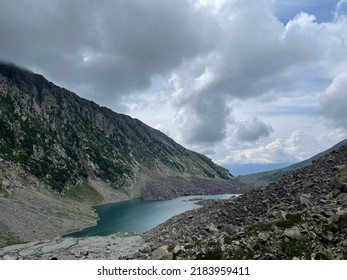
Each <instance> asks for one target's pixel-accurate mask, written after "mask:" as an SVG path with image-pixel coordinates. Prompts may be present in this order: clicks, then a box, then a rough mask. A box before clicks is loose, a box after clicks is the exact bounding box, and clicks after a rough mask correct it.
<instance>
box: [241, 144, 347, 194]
mask: <svg viewBox="0 0 347 280" xmlns="http://www.w3.org/2000/svg"><path fill="white" fill-rule="evenodd" d="M345 145H347V139H345V140H343V141H341V142H339V143H337V144H336V145H334V146H333V147H331V148H329V149H327V150H325V151H323V152H321V153H319V154H317V155H315V156H313V157H310V158H309V159H306V160H304V161H301V162H299V163H295V164H292V165H290V166H288V167H284V168H279V169H275V170H271V171H265V172H258V173H253V174H249V175H243V176H238V177H237V179H238V180H239V181H240V182H242V183H245V184H247V185H250V186H253V187H260V186H265V185H267V184H269V183H271V182H275V181H276V180H277V179H279V178H280V177H281V176H283V175H286V174H288V173H289V172H290V171H292V170H294V169H297V168H301V167H304V166H307V165H310V164H311V163H312V161H314V160H317V159H320V158H322V157H323V156H325V155H326V154H328V153H330V152H332V151H334V150H337V149H339V148H340V147H342V146H345Z"/></svg>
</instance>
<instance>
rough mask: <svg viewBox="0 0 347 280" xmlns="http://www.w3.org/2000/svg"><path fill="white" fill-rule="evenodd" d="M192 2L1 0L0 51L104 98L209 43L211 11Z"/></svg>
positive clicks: (142, 83)
mask: <svg viewBox="0 0 347 280" xmlns="http://www.w3.org/2000/svg"><path fill="white" fill-rule="evenodd" d="M190 3H191V2H189V1H183V0H182V1H175V2H174V3H173V2H171V1H160V0H147V1H121V0H118V1H111V0H104V1H82V0H73V1H58V0H48V1H47V0H45V1H43V0H41V1H40V0H39V1H37V0H31V1H30V0H28V1H19V0H3V1H1V8H0V36H1V38H2V40H1V44H0V58H1V59H3V60H8V61H11V62H14V63H18V64H21V65H24V66H27V67H29V68H35V69H37V70H38V71H42V72H43V74H44V75H46V76H47V77H48V78H50V79H53V80H54V81H56V82H60V83H62V84H63V85H66V86H68V87H70V88H71V87H72V89H74V88H82V87H85V88H88V89H89V90H91V91H93V92H94V93H95V92H96V93H97V95H99V96H103V98H104V101H106V102H107V98H106V97H107V96H109V95H113V96H112V97H114V96H116V95H124V94H126V93H128V92H130V91H134V90H135V91H136V90H142V89H144V88H146V87H148V86H149V85H150V82H151V78H152V77H153V75H155V74H161V75H165V74H166V73H168V71H170V70H171V69H173V68H174V67H176V66H177V65H179V64H180V63H181V62H182V59H186V58H189V57H192V56H194V55H195V54H197V53H201V52H204V51H206V50H207V49H209V48H210V47H211V46H212V45H211V43H209V42H213V40H210V39H211V36H212V37H213V35H212V34H213V32H212V31H213V28H214V23H213V22H211V20H212V18H211V17H207V16H206V15H205V14H204V12H203V11H201V10H199V11H198V10H197V9H196V8H194V7H193V6H192V5H191V4H190ZM207 34H209V36H210V38H207Z"/></svg>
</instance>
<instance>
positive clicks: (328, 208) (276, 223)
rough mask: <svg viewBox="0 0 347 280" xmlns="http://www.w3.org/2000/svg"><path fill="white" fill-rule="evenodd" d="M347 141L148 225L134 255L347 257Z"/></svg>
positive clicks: (266, 257)
mask: <svg viewBox="0 0 347 280" xmlns="http://www.w3.org/2000/svg"><path fill="white" fill-rule="evenodd" d="M346 163H347V147H342V148H340V149H339V150H337V151H333V152H332V153H329V154H327V155H326V156H324V157H323V158H321V159H319V160H316V161H314V162H313V163H312V164H311V165H309V166H307V167H305V168H302V169H297V170H294V171H293V172H291V173H290V174H288V175H286V176H284V177H282V178H281V179H279V180H278V181H277V182H275V183H271V184H270V185H268V186H267V187H265V188H261V189H253V190H251V191H249V192H247V193H245V194H243V195H242V196H240V197H239V198H236V199H232V200H229V201H210V202H207V203H206V205H205V206H204V207H203V208H200V209H195V210H192V211H189V212H185V213H184V214H181V215H178V216H176V217H174V218H172V219H170V220H168V221H167V222H166V223H164V224H162V225H160V226H158V227H156V228H155V229H153V230H151V231H149V232H147V233H146V234H145V238H146V239H149V240H151V241H152V244H155V246H152V248H151V250H150V251H148V250H145V251H142V252H138V253H136V254H133V255H131V256H128V257H127V258H130V259H133V258H138V259H347V238H346V237H347V236H346V233H347V165H346Z"/></svg>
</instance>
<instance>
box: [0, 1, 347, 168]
mask: <svg viewBox="0 0 347 280" xmlns="http://www.w3.org/2000/svg"><path fill="white" fill-rule="evenodd" d="M346 15H347V0H319V1H318V0H304V1H303V0H300V1H299V0H214V1H213V0H175V1H162V0H129V1H123V0H100V1H93V0H26V1H22V0H0V59H1V60H5V61H10V62H13V63H16V64H18V65H21V66H24V67H26V68H29V69H31V70H32V71H34V72H37V73H40V74H43V75H44V76H45V77H46V78H47V79H49V80H51V81H53V82H54V83H56V84H58V85H60V86H63V87H65V88H68V89H70V90H72V91H74V92H76V93H77V94H78V95H80V96H82V97H85V98H87V99H90V100H93V101H95V102H97V103H99V104H100V105H103V106H107V107H109V108H111V109H113V110H114V111H116V112H121V113H126V114H129V115H131V116H133V117H136V118H138V119H140V120H142V121H143V122H145V123H147V124H148V125H150V126H152V127H154V128H157V129H159V130H161V131H163V132H164V133H166V134H168V135H169V136H170V137H171V138H173V139H174V140H176V141H177V142H179V143H180V144H182V145H184V146H186V147H188V148H190V149H193V150H195V151H198V152H202V153H204V154H206V155H207V156H209V157H211V158H212V159H213V160H214V161H215V162H216V163H219V164H231V166H233V165H234V166H239V165H244V164H256V165H268V164H273V163H276V164H280V163H289V162H297V161H300V160H303V159H306V158H308V157H310V156H312V155H314V154H316V153H318V152H320V151H322V150H324V149H326V148H328V147H330V146H332V145H334V144H336V143H337V142H338V141H340V140H343V139H344V138H347V110H346V104H347V90H346V89H347V41H346V40H347V16H346ZM231 171H233V170H231Z"/></svg>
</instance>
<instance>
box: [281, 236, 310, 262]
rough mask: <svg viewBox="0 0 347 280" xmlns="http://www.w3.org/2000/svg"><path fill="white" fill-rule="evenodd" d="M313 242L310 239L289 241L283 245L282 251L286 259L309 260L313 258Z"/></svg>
mask: <svg viewBox="0 0 347 280" xmlns="http://www.w3.org/2000/svg"><path fill="white" fill-rule="evenodd" d="M311 245H312V241H311V240H308V239H301V240H289V241H288V242H285V241H284V242H282V243H281V251H282V253H283V254H284V257H285V258H286V259H289V260H291V259H293V258H294V257H296V258H302V257H304V258H305V259H307V260H309V259H310V258H311V253H312V249H311Z"/></svg>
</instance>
